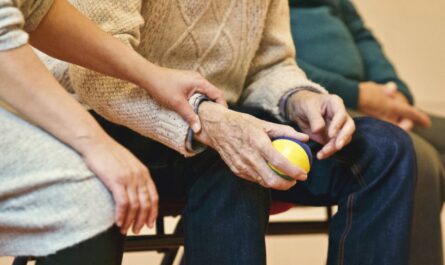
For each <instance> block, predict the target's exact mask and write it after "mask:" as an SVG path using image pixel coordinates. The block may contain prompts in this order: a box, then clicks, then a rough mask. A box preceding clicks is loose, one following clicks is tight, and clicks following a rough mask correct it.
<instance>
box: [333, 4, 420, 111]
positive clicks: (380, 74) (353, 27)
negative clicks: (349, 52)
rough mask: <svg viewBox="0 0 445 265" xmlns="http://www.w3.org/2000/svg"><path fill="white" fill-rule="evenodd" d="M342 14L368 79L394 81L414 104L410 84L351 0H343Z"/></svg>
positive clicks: (341, 5)
mask: <svg viewBox="0 0 445 265" xmlns="http://www.w3.org/2000/svg"><path fill="white" fill-rule="evenodd" d="M340 3H341V4H340V7H341V16H342V18H343V22H344V23H345V24H346V26H347V27H348V29H349V31H350V32H351V34H352V36H353V38H354V41H355V43H356V45H357V47H358V49H359V51H360V55H361V57H362V58H363V62H364V65H365V71H366V80H367V81H372V82H375V83H379V84H386V83H388V82H394V83H396V84H397V88H398V90H399V91H400V92H401V93H403V95H404V96H405V97H406V98H407V99H408V101H409V102H410V104H413V102H414V99H413V96H412V94H411V92H410V91H409V88H408V86H407V85H406V84H405V83H404V82H403V81H402V80H401V79H400V78H399V76H398V75H397V72H396V70H395V68H394V66H393V65H392V63H391V62H390V61H389V59H388V58H387V57H386V55H385V54H384V52H383V49H382V46H381V45H380V43H379V42H378V41H377V39H376V38H375V36H374V35H373V33H372V32H371V31H370V30H369V29H368V28H367V27H366V26H365V23H364V21H363V19H362V18H361V16H360V14H359V13H358V11H357V9H356V7H355V6H354V5H353V4H352V2H351V1H350V0H341V1H340Z"/></svg>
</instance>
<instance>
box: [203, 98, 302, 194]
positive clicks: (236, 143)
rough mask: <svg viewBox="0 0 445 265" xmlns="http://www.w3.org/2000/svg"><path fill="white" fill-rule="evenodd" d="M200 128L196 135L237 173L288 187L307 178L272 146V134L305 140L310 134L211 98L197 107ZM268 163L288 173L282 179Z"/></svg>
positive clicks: (255, 179)
mask: <svg viewBox="0 0 445 265" xmlns="http://www.w3.org/2000/svg"><path fill="white" fill-rule="evenodd" d="M198 113H199V117H200V118H201V122H202V131H201V132H200V133H199V134H195V139H196V140H198V141H200V142H202V143H204V144H206V145H208V146H210V147H212V148H213V149H215V150H216V151H217V152H218V153H219V154H220V155H221V158H222V159H223V160H224V162H225V163H226V164H227V165H228V166H229V167H230V169H231V170H232V172H233V173H235V174H236V175H237V176H239V177H241V178H243V179H246V180H249V181H252V182H256V183H259V184H260V185H262V186H264V187H267V188H273V189H279V190H287V189H289V188H291V187H292V186H294V185H295V184H296V182H297V181H304V180H306V179H307V172H304V171H303V170H302V169H301V168H299V167H296V166H294V165H292V164H291V163H290V162H289V160H287V159H286V158H285V157H284V156H283V155H281V154H280V153H279V152H278V151H277V150H275V149H274V148H273V146H272V142H271V140H270V139H271V138H273V137H280V136H287V137H292V138H295V139H298V140H300V141H307V140H308V139H309V137H308V136H307V135H305V134H302V133H299V132H297V131H295V130H294V129H293V128H292V127H290V126H285V125H279V124H274V123H270V122H266V121H263V120H260V119H257V118H255V117H253V116H251V115H247V114H243V113H240V112H236V111H232V110H229V109H227V108H225V107H223V106H221V105H219V104H215V103H213V102H204V103H202V104H201V105H200V107H199V112H198ZM268 163H269V164H271V165H273V166H274V167H276V168H278V169H279V170H280V171H282V172H283V173H285V174H286V175H287V176H289V177H291V178H292V179H293V181H288V180H284V179H283V178H281V177H280V176H278V175H277V174H276V173H274V172H273V171H272V169H271V168H270V167H269V165H268Z"/></svg>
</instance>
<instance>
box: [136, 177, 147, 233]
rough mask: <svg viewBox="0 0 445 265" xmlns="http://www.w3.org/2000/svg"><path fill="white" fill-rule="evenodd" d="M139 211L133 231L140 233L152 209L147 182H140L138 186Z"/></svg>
mask: <svg viewBox="0 0 445 265" xmlns="http://www.w3.org/2000/svg"><path fill="white" fill-rule="evenodd" d="M137 189H138V199H139V211H138V213H137V215H136V218H135V222H134V223H133V233H135V234H139V232H140V231H141V229H142V227H143V226H144V224H145V222H146V221H147V218H148V213H149V211H150V206H151V203H150V197H149V195H148V191H147V186H146V183H140V186H138V188H137Z"/></svg>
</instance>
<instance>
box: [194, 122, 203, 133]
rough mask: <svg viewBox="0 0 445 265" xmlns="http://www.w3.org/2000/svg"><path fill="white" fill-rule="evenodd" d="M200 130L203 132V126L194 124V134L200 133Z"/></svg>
mask: <svg viewBox="0 0 445 265" xmlns="http://www.w3.org/2000/svg"><path fill="white" fill-rule="evenodd" d="M200 130H201V126H200V125H199V123H194V124H193V125H192V131H193V132H194V133H199V131H200Z"/></svg>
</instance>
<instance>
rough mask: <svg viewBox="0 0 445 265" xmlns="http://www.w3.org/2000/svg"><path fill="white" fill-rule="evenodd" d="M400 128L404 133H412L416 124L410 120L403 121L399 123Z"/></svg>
mask: <svg viewBox="0 0 445 265" xmlns="http://www.w3.org/2000/svg"><path fill="white" fill-rule="evenodd" d="M398 125H399V127H400V128H402V129H403V130H404V131H407V132H409V131H411V130H412V129H413V128H414V122H413V121H412V120H410V119H401V120H400V121H399V123H398Z"/></svg>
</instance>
